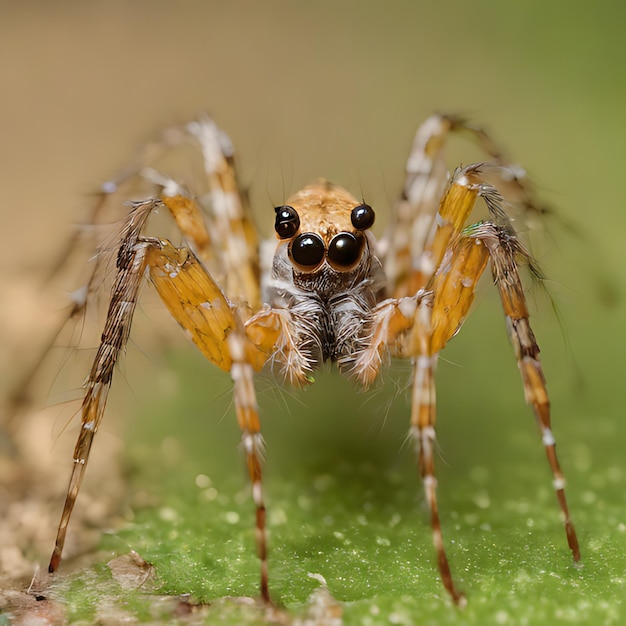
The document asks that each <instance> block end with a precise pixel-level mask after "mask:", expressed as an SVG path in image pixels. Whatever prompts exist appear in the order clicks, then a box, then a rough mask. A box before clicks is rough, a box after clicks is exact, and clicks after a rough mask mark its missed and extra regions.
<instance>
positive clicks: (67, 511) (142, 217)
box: [48, 200, 158, 573]
mask: <svg viewBox="0 0 626 626" xmlns="http://www.w3.org/2000/svg"><path fill="white" fill-rule="evenodd" d="M157 205H158V201H156V200H148V201H145V202H138V203H135V204H134V205H133V208H132V210H131V211H130V212H129V214H128V217H127V219H126V221H125V224H124V227H123V229H122V240H121V246H120V248H119V251H118V255H117V274H116V278H115V282H114V284H113V288H112V291H111V302H110V304H109V309H108V313H107V319H106V324H105V327H104V330H103V332H102V339H101V343H100V346H99V348H98V351H97V353H96V357H95V359H94V362H93V366H92V368H91V371H90V373H89V377H88V379H87V383H86V392H85V396H84V399H83V403H82V406H81V416H82V417H81V429H80V433H79V435H78V440H77V441H76V447H75V449H74V466H73V468H72V473H71V477H70V482H69V486H68V490H67V495H66V498H65V504H64V506H63V512H62V514H61V520H60V522H59V527H58V530H57V536H56V541H55V545H54V550H53V552H52V557H51V559H50V564H49V565H48V571H49V572H50V573H54V572H55V571H56V570H57V568H58V566H59V563H60V562H61V555H62V553H63V546H64V544H65V536H66V533H67V526H68V524H69V521H70V516H71V514H72V510H73V509H74V504H75V503H76V497H77V496H78V491H79V490H80V485H81V483H82V480H83V476H84V474H85V469H86V467H87V462H88V460H89V452H90V450H91V444H92V443H93V439H94V437H95V434H96V432H97V431H98V428H99V426H100V422H101V421H102V417H103V415H104V409H105V407H106V401H107V396H108V393H109V389H110V388H111V380H112V378H113V370H114V368H115V364H116V363H117V360H118V358H119V356H120V353H121V352H123V351H124V349H125V347H126V343H127V341H128V337H129V334H130V327H131V323H132V318H133V313H134V311H135V307H136V305H137V299H138V296H139V289H140V287H141V284H142V282H143V277H144V275H145V271H146V267H147V264H148V260H147V258H146V249H147V243H146V242H145V241H144V240H142V238H141V237H140V233H141V229H142V228H143V226H144V224H145V221H146V219H147V218H148V216H149V215H150V213H151V211H152V210H153V209H154V208H156V206H157Z"/></svg>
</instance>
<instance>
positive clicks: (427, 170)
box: [379, 114, 547, 298]
mask: <svg viewBox="0 0 626 626" xmlns="http://www.w3.org/2000/svg"><path fill="white" fill-rule="evenodd" d="M451 134H459V135H460V134H464V135H467V136H469V138H470V139H472V140H473V141H474V142H475V143H476V144H477V145H478V148H479V149H480V151H481V152H483V153H484V154H485V155H487V156H488V157H489V159H490V161H491V163H487V164H482V168H483V172H482V180H483V182H485V183H489V184H491V185H492V186H494V187H495V188H496V189H497V190H498V191H499V192H500V193H501V194H502V195H503V196H504V197H505V198H507V200H508V201H509V202H511V203H514V204H515V205H517V206H519V207H520V208H521V210H522V211H523V213H525V214H526V215H528V214H533V213H534V214H543V213H546V212H547V209H546V208H545V207H543V206H541V205H539V203H538V202H537V200H536V198H535V192H534V189H533V188H532V186H531V184H530V182H529V181H528V179H527V178H526V173H525V171H524V170H523V169H522V168H521V167H519V166H518V165H515V164H514V163H512V162H511V161H509V160H508V159H507V158H506V156H505V154H504V151H503V150H502V148H501V147H500V146H499V145H498V144H497V143H496V142H495V141H494V140H493V138H492V137H491V136H490V135H489V134H488V133H487V132H486V131H485V130H484V129H483V128H481V127H479V126H474V125H472V124H470V123H468V121H467V120H465V119H463V118H462V117H460V116H458V115H449V114H435V115H431V116H430V117H429V118H428V119H426V120H425V121H424V122H423V123H422V124H421V125H420V126H419V128H418V129H417V132H416V134H415V137H414V140H413V145H412V147H411V151H410V154H409V158H408V159H407V163H406V168H405V180H404V186H403V189H402V194H401V196H400V198H399V200H398V201H397V203H396V205H395V206H394V211H393V214H392V219H391V222H390V226H389V228H388V230H387V232H386V233H385V236H384V237H383V239H382V240H381V242H380V244H379V246H380V254H381V257H382V258H383V261H384V265H385V273H386V275H387V278H388V280H389V284H390V289H389V292H390V295H393V296H394V297H396V298H398V297H402V296H410V295H412V294H415V293H416V292H417V291H418V290H419V289H422V288H424V287H425V285H426V282H427V280H428V278H429V277H430V274H431V272H432V268H431V267H430V266H429V265H428V259H427V258H426V257H424V256H423V255H422V253H423V251H424V249H425V247H426V246H427V243H428V240H429V236H430V234H431V233H432V229H433V227H434V226H436V225H435V221H436V213H437V209H438V206H439V202H440V198H441V197H442V195H443V192H444V190H445V188H446V184H447V181H448V170H447V165H446V160H445V156H446V154H445V153H446V146H447V143H448V139H449V137H450V135H451ZM424 265H425V266H424Z"/></svg>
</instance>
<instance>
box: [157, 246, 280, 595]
mask: <svg viewBox="0 0 626 626" xmlns="http://www.w3.org/2000/svg"><path fill="white" fill-rule="evenodd" d="M149 262H150V278H151V280H152V282H153V283H154V285H155V287H156V289H157V291H158V292H159V295H160V296H161V299H162V300H163V302H164V303H165V305H166V306H167V308H168V310H169V312H170V313H171V315H172V317H174V319H175V320H176V321H177V322H178V323H179V324H180V325H181V326H182V327H183V328H184V329H185V330H186V331H187V333H188V334H189V336H190V338H191V339H192V341H193V342H194V343H195V344H196V346H197V347H198V348H199V349H200V350H201V352H202V353H203V354H204V355H205V356H206V357H207V358H208V359H209V360H210V361H211V362H213V363H215V365H217V366H219V367H220V368H222V369H223V370H225V371H229V372H230V375H231V377H232V380H233V384H234V403H235V411H236V413H237V421H238V423H239V427H240V428H241V432H242V444H243V448H244V452H245V454H246V464H247V467H248V474H249V476H250V481H251V483H252V496H253V500H254V505H255V507H256V545H257V552H258V556H259V559H260V561H261V598H262V599H263V601H264V602H266V603H270V595H269V578H268V567H267V531H266V525H265V503H264V499H263V486H262V462H263V438H262V437H261V424H260V421H259V414H258V408H257V401H256V391H255V388H254V370H258V369H260V368H261V367H262V366H263V364H264V363H265V361H266V360H267V355H266V354H265V353H264V352H262V351H260V350H259V349H258V348H257V347H256V346H255V345H253V343H252V342H251V341H250V339H248V337H247V335H246V332H245V330H244V326H243V322H242V320H241V319H240V318H239V316H238V314H237V313H236V312H235V311H234V310H233V308H232V307H231V306H230V304H229V303H228V301H227V300H226V298H225V296H224V295H223V293H222V292H221V290H220V288H219V287H218V285H217V283H215V281H214V280H213V279H212V278H211V276H210V275H209V274H208V273H207V272H206V270H205V269H204V267H203V266H202V265H201V264H200V262H199V261H198V260H197V259H196V257H195V256H194V255H193V254H192V253H191V252H190V251H188V250H186V249H177V248H175V247H174V246H172V244H170V243H169V242H168V241H164V240H161V241H158V242H156V241H155V242H154V245H153V247H152V248H151V249H150V251H149ZM269 332H270V331H269V330H268V333H269ZM270 334H271V333H270Z"/></svg>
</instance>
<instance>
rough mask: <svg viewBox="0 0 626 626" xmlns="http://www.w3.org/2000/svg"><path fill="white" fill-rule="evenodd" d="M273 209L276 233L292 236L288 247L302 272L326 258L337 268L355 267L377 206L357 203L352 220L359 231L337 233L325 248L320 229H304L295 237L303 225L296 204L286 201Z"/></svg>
mask: <svg viewBox="0 0 626 626" xmlns="http://www.w3.org/2000/svg"><path fill="white" fill-rule="evenodd" d="M274 210H275V211H276V222H275V224H274V228H275V230H276V234H277V235H278V237H279V238H280V239H283V240H286V239H291V241H290V242H289V247H288V254H289V259H290V260H291V262H292V263H293V264H294V265H295V266H296V267H297V268H298V269H300V270H302V271H303V272H312V271H314V270H316V269H317V268H318V267H319V266H320V265H321V264H322V261H323V260H324V259H325V258H326V259H327V260H328V263H329V264H330V266H331V267H333V268H334V269H336V270H338V271H346V270H349V269H352V268H353V267H354V266H355V265H356V264H357V263H358V262H359V259H360V258H361V253H362V252H363V248H364V247H365V236H364V235H363V231H364V230H367V229H368V228H370V227H371V226H372V224H373V223H374V218H375V215H374V209H372V207H371V206H369V205H368V204H359V205H358V206H356V207H354V209H352V213H351V214H350V220H351V222H352V226H354V228H355V229H356V231H357V232H356V234H353V233H348V232H341V233H338V234H337V235H335V236H334V237H333V238H332V239H331V240H330V243H329V244H328V250H326V246H325V245H324V240H323V239H322V238H321V237H320V236H319V235H318V234H317V233H301V234H299V235H298V236H297V237H294V235H295V234H296V233H297V232H298V230H299V229H300V217H299V216H298V213H297V212H296V210H295V209H294V208H293V207H291V206H288V205H285V206H279V207H276V208H275V209H274Z"/></svg>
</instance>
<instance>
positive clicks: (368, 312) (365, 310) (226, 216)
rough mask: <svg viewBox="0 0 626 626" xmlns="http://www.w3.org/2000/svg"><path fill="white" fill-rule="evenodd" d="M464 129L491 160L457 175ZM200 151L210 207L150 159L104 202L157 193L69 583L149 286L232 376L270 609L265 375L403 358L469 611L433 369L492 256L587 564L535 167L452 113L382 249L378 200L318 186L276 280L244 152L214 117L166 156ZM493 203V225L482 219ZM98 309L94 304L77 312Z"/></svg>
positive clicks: (131, 258) (191, 128)
mask: <svg viewBox="0 0 626 626" xmlns="http://www.w3.org/2000/svg"><path fill="white" fill-rule="evenodd" d="M453 131H463V132H467V133H469V134H470V135H471V136H473V138H474V139H475V140H476V141H477V142H478V144H479V145H480V147H481V148H482V150H483V151H484V152H485V153H486V154H487V155H488V158H489V159H490V160H489V162H485V163H475V164H473V165H469V166H466V167H462V168H458V169H457V170H456V171H455V172H454V173H453V174H452V175H451V176H450V175H448V172H447V169H446V165H445V162H444V147H445V143H446V139H447V136H448V135H449V134H450V133H451V132H453ZM189 142H191V143H192V144H195V145H196V146H197V147H199V149H200V151H201V153H202V159H203V166H204V174H205V176H206V189H205V191H206V193H204V194H203V195H200V196H198V195H194V193H193V192H192V191H190V190H187V189H184V188H183V187H182V186H181V185H180V184H178V183H177V182H176V181H175V180H173V179H172V178H169V177H167V176H165V175H164V174H162V173H160V172H157V171H156V170H155V169H153V168H152V167H150V162H151V160H150V158H148V156H147V155H146V157H145V158H143V159H139V162H138V164H137V165H136V167H133V168H130V169H129V170H127V171H126V172H125V173H124V174H123V175H122V176H121V177H120V179H119V180H117V181H115V182H111V183H107V185H105V186H104V187H103V190H102V198H103V200H106V198H107V197H108V196H109V195H110V194H111V193H112V192H114V191H117V190H118V189H119V188H120V187H122V186H123V185H125V184H126V183H127V182H128V181H130V180H133V179H140V180H142V181H143V182H148V183H149V184H150V185H151V189H152V190H153V191H152V192H151V193H152V194H153V195H152V197H150V198H149V199H147V200H143V201H139V202H134V203H132V204H131V208H130V210H129V211H128V213H127V215H126V217H125V219H124V221H123V225H122V227H121V230H120V232H119V238H118V239H117V253H116V254H117V256H116V268H115V279H114V285H113V288H112V291H111V299H110V304H109V308H108V314H107V318H106V324H105V327H104V331H103V333H102V341H101V344H100V347H99V349H98V351H97V354H96V357H95V360H94V363H93V367H92V369H91V372H90V374H89V378H88V380H87V383H86V393H85V396H84V399H83V403H82V427H81V431H80V435H79V437H78V441H77V443H76V448H75V452H74V467H73V470H72V474H71V479H70V484H69V488H68V492H67V497H66V500H65V506H64V509H63V513H62V516H61V520H60V524H59V528H58V534H57V538H56V545H55V548H54V552H53V554H52V558H51V561H50V565H49V571H50V572H51V573H52V572H55V571H56V570H57V568H58V566H59V563H60V561H61V554H62V551H63V544H64V542H65V536H66V532H67V526H68V523H69V520H70V515H71V513H72V509H73V508H74V504H75V501H76V497H77V495H78V491H79V488H80V484H81V481H82V479H83V475H84V472H85V468H86V466H87V461H88V458H89V451H90V449H91V445H92V442H93V438H94V436H95V434H96V432H97V430H98V427H99V426H100V422H101V420H102V416H103V414H104V410H105V405H106V399H107V394H108V392H109V389H110V386H111V380H112V378H113V370H114V366H115V364H116V362H117V360H118V357H119V356H120V354H121V353H122V352H123V351H124V349H125V346H126V343H127V341H128V337H129V333H130V328H131V323H132V319H133V313H134V311H135V306H136V304H137V297H138V292H139V290H140V287H141V285H142V283H143V282H144V279H145V277H146V276H148V277H149V280H150V281H151V282H152V284H153V285H154V286H155V287H156V290H157V292H158V294H159V296H160V297H161V299H162V301H163V303H164V304H165V306H166V307H167V308H168V310H169V312H170V314H171V315H172V317H173V318H174V319H175V320H176V321H177V322H178V323H179V324H180V325H181V326H182V327H183V329H184V330H185V332H186V334H187V335H188V336H189V338H190V339H191V340H192V341H193V342H194V343H195V344H196V346H197V347H198V348H199V349H200V351H201V352H202V353H203V354H204V356H205V357H206V358H207V359H208V360H209V361H211V362H212V363H214V364H215V365H217V366H218V367H220V368H221V369H223V370H225V371H227V372H230V375H231V377H232V381H233V386H234V405H235V409H236V414H237V420H238V423H239V426H240V428H241V432H242V443H243V449H244V451H245V456H246V461H247V468H248V472H249V475H250V481H251V483H252V494H253V500H254V505H255V507H256V543H257V549H258V554H259V558H260V562H261V580H260V590H261V597H262V599H263V600H264V601H265V602H267V603H269V602H270V593H269V575H268V565H267V533H266V525H265V519H266V515H265V503H264V498H263V487H262V478H261V477H262V457H263V440H262V437H261V425H260V422H259V417H258V411H257V400H256V392H255V385H254V376H255V372H258V371H259V370H261V369H262V368H263V367H264V366H266V365H268V364H269V365H271V366H272V367H273V368H274V369H275V370H277V371H278V372H279V373H280V375H281V376H282V377H283V378H284V379H286V380H287V381H288V382H289V383H291V384H294V385H306V384H309V383H311V382H312V381H313V378H312V374H313V372H314V371H315V370H316V368H318V367H319V366H320V365H321V364H322V363H324V362H325V361H327V360H331V361H334V362H336V364H337V367H338V368H339V370H340V371H341V372H342V373H343V374H346V375H348V376H350V377H352V378H354V379H355V380H356V381H358V382H359V383H360V384H361V385H362V386H363V387H367V386H368V385H370V384H371V383H372V382H373V381H374V379H375V378H376V377H377V375H378V373H379V371H380V369H381V366H382V365H383V363H384V362H385V360H386V359H387V357H388V356H389V355H391V356H394V357H399V358H405V359H410V360H411V364H412V394H411V407H410V425H411V427H410V435H411V438H412V441H413V442H414V445H415V448H416V450H417V454H418V456H419V470H420V473H421V476H422V479H423V483H424V489H425V494H426V501H427V504H428V507H429V510H430V520H431V527H432V535H433V542H434V545H435V550H436V553H437V561H438V565H439V571H440V574H441V578H442V581H443V584H444V586H445V588H446V589H447V591H448V592H449V594H450V596H451V597H452V599H453V601H454V602H455V603H457V604H462V603H464V601H465V599H464V596H463V594H462V593H461V592H460V591H459V590H458V588H457V586H456V585H455V583H454V581H453V578H452V575H451V572H450V566H449V564H448V559H447V557H446V552H445V548H444V542H443V538H442V533H441V526H440V521H439V511H438V507H437V496H436V492H437V480H436V478H435V466H434V458H433V450H434V447H435V383H434V373H435V366H436V364H437V359H438V356H439V353H440V351H441V350H442V349H443V348H444V347H445V345H446V343H447V342H448V341H449V340H450V339H451V338H452V337H453V336H454V335H455V334H456V333H457V332H458V331H459V329H460V328H461V326H462V324H463V322H464V320H465V318H466V316H467V315H468V313H469V310H470V306H471V304H472V300H473V298H474V291H475V287H476V284H477V282H478V280H479V278H480V277H481V275H482V273H483V271H484V270H485V268H486V266H487V263H488V262H489V261H490V264H491V272H492V276H493V281H494V283H495V285H496V287H497V289H498V292H499V294H500V298H501V301H502V307H503V309H504V314H505V321H506V328H507V331H508V334H509V338H510V341H511V343H512V345H513V350H514V353H515V357H516V359H517V363H518V366H519V370H520V372H521V376H522V381H523V385H524V392H525V397H526V401H527V403H528V404H529V405H530V406H531V407H532V409H533V412H534V414H535V417H536V419H537V422H538V424H539V428H540V430H541V433H542V438H543V445H544V447H545V450H546V454H547V457H548V462H549V464H550V468H551V470H552V474H553V477H554V489H555V491H556V495H557V499H558V502H559V505H560V508H561V511H562V514H563V518H564V522H565V530H566V534H567V541H568V544H569V547H570V549H571V551H572V553H573V557H574V560H575V561H578V560H579V559H580V550H579V546H578V540H577V537H576V532H575V530H574V526H573V524H572V521H571V519H570V515H569V512H568V507H567V503H566V499H565V492H564V487H565V480H564V477H563V473H562V471H561V469H560V467H559V463H558V460H557V456H556V450H555V439H554V436H553V434H552V431H551V427H550V409H549V401H548V395H547V392H546V387H545V383H544V376H543V372H542V368H541V364H540V362H539V347H538V345H537V343H536V341H535V337H534V335H533V332H532V330H531V327H530V324H529V319H528V309H527V306H526V300H525V296H524V291H523V288H522V283H521V281H520V277H519V273H518V266H519V265H527V266H529V267H530V268H531V271H537V270H536V265H535V262H534V260H533V259H532V257H531V255H530V253H529V252H528V250H527V249H526V248H525V247H524V245H523V244H522V243H521V242H520V240H519V238H518V237H517V235H516V231H515V229H514V228H513V224H512V220H511V219H510V218H509V216H508V215H507V212H506V210H505V209H506V207H507V206H508V205H509V204H519V205H521V206H522V207H525V208H526V209H527V210H532V209H533V208H534V207H535V205H533V203H532V192H531V189H530V186H529V184H528V183H527V181H526V180H525V178H524V174H523V172H522V171H521V170H519V168H516V167H515V166H513V165H512V164H510V163H508V162H507V161H505V160H504V159H503V158H502V157H501V156H500V153H499V151H498V150H497V149H496V148H495V146H494V144H493V142H492V141H491V140H490V139H489V137H488V136H487V135H486V134H485V133H484V131H482V130H481V129H478V128H475V127H471V126H469V125H468V124H466V123H465V122H464V121H462V120H460V119H458V118H456V117H453V116H443V115H434V116H432V117H430V118H429V119H428V120H427V121H426V122H425V123H424V124H422V125H421V127H420V128H419V129H418V131H417V134H416V136H415V140H414V143H413V147H412V150H411V153H410V156H409V160H408V163H407V168H406V180H405V184H404V189H403V191H402V195H401V197H400V199H399V200H398V202H397V203H396V205H395V207H394V210H393V214H392V217H391V221H390V226H389V228H388V230H387V232H386V234H385V236H384V237H383V238H382V240H381V241H376V240H375V238H374V236H373V235H372V233H371V231H370V227H371V226H372V224H373V223H374V218H375V215H374V210H373V209H372V207H371V206H369V205H368V204H366V203H364V202H361V201H358V200H357V199H355V198H354V197H353V196H352V195H351V194H349V193H348V192H347V191H345V190H344V189H342V188H341V187H338V186H336V185H334V184H332V183H330V182H328V181H326V180H319V181H317V182H315V183H313V184H312V185H309V186H307V187H305V188H304V189H302V190H300V191H298V192H297V193H296V194H295V195H293V196H292V197H291V198H289V199H288V200H287V201H286V202H285V204H284V205H282V206H278V207H276V209H275V217H274V219H275V224H274V227H275V232H276V241H275V243H274V248H275V251H274V254H273V260H272V262H271V264H269V265H270V266H269V267H267V268H262V267H261V266H262V263H261V260H260V259H261V255H260V253H259V248H260V244H259V237H258V235H257V231H256V229H255V227H254V224H253V220H252V214H251V211H250V209H249V207H248V204H247V201H246V198H245V195H243V194H241V193H240V191H239V186H238V183H237V178H236V172H235V167H234V158H233V149H232V145H231V143H230V140H229V139H228V137H227V136H226V135H225V134H224V132H223V131H221V130H220V129H219V128H218V127H217V126H216V124H215V123H214V122H213V121H212V120H210V119H208V118H202V119H200V120H198V121H196V122H192V123H190V124H188V125H187V126H185V127H183V128H180V129H178V130H177V131H176V132H175V133H174V134H172V133H170V134H169V135H168V136H167V142H165V144H164V145H163V146H162V148H163V150H164V151H168V150H171V149H176V145H180V144H182V143H189ZM479 198H480V199H482V201H484V203H485V205H486V207H487V209H488V211H489V218H488V219H487V220H484V221H480V222H478V223H469V225H468V219H469V216H470V214H471V213H472V210H473V208H474V205H475V203H476V202H477V200H478V199H479ZM158 207H167V209H168V210H169V212H170V213H171V215H172V216H173V218H174V220H175V221H176V223H177V226H178V228H179V229H180V231H181V232H182V234H183V236H184V238H185V243H186V245H185V246H184V247H180V248H177V247H175V246H174V245H173V244H172V243H170V242H169V241H168V240H166V239H160V238H154V237H148V236H145V235H144V234H142V233H143V230H144V225H145V223H146V220H147V219H148V217H149V216H150V214H151V213H152V212H153V211H154V210H155V209H157V208H158ZM94 275H95V273H94ZM95 283H96V281H95V280H94V279H92V280H91V281H90V283H89V284H88V286H87V289H86V290H85V291H84V294H85V300H86V298H87V296H88V294H89V293H90V292H92V291H94V290H95V287H96V285H95ZM82 306H84V301H80V302H78V303H77V304H76V307H75V309H80V308H81V307H82Z"/></svg>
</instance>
